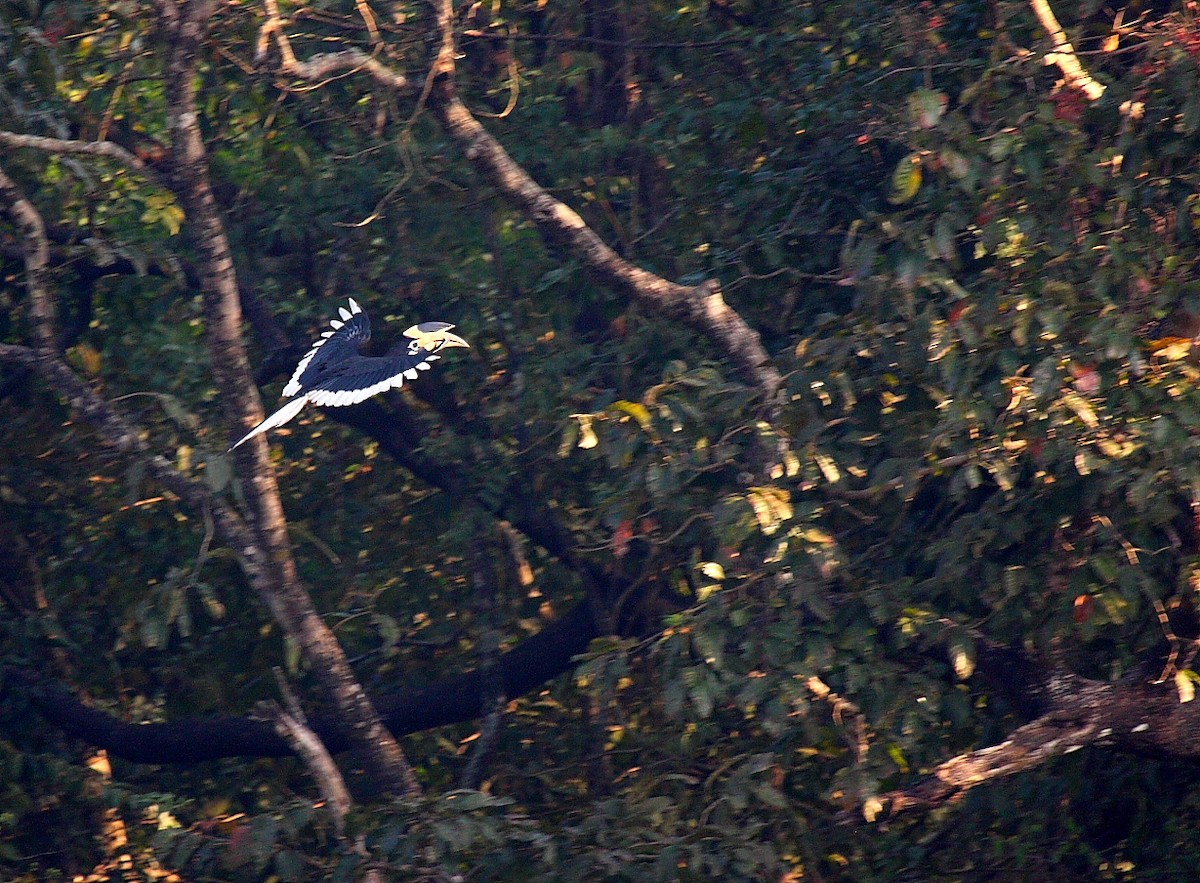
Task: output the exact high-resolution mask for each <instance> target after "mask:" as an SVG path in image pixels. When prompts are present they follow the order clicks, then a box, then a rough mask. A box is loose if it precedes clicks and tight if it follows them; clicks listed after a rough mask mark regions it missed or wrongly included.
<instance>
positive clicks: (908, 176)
mask: <svg viewBox="0 0 1200 883" xmlns="http://www.w3.org/2000/svg"><path fill="white" fill-rule="evenodd" d="M921 174H922V173H921V157H920V156H918V155H917V154H915V153H910V154H909V155H908V156H906V157H904V159H902V160H900V162H898V163H897V164H896V168H895V169H893V170H892V192H891V194H890V195H889V196H888V202H890V203H891V204H892V205H903V204H904V203H906V202H909V201H910V200H911V199H912V198H913V197H914V196H916V195H917V191H918V190H920V189H921Z"/></svg>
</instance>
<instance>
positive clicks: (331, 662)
mask: <svg viewBox="0 0 1200 883" xmlns="http://www.w3.org/2000/svg"><path fill="white" fill-rule="evenodd" d="M160 10H161V16H160V21H161V24H162V26H163V29H164V31H165V32H166V35H167V37H168V47H167V61H166V91H167V114H168V123H169V127H170V131H171V164H170V165H171V171H170V182H171V188H172V190H173V191H174V192H175V194H176V195H177V196H178V197H179V200H180V203H181V204H182V205H183V208H184V212H185V213H186V216H187V224H186V230H187V232H188V235H189V238H190V240H191V242H192V244H193V245H194V247H195V249H196V251H197V252H198V254H199V260H198V262H197V270H198V273H199V276H200V288H201V291H202V293H203V296H204V312H205V325H206V330H207V335H208V347H209V352H210V353H211V356H212V364H213V372H214V374H215V375H216V378H217V384H218V387H219V388H220V390H221V395H222V398H223V401H224V403H225V406H226V410H227V413H228V414H230V416H231V417H232V418H233V419H234V420H235V421H238V420H240V421H243V426H245V427H247V428H248V427H249V426H251V425H253V424H255V423H257V422H259V421H260V420H261V419H262V417H263V409H262V402H261V401H260V399H259V396H258V390H257V388H256V387H255V386H254V382H253V377H252V374H251V372H250V364H249V360H248V359H247V356H246V350H245V346H244V344H243V342H242V313H241V305H240V298H239V292H238V284H237V276H236V273H235V271H234V264H233V256H232V254H231V252H230V249H229V242H228V239H227V238H226V236H225V229H224V225H223V223H222V221H221V219H220V215H219V213H218V211H217V206H216V200H215V199H214V197H213V193H212V188H211V186H210V185H209V180H208V160H207V155H206V152H205V148H204V143H203V140H202V139H201V135H200V126H199V119H198V116H197V108H196V77H197V69H196V61H197V56H198V54H199V51H200V48H201V44H202V40H203V38H204V34H205V31H206V27H207V22H208V19H209V17H210V16H211V14H212V10H213V7H212V4H211V3H209V2H207V0H192V2H190V3H187V4H181V5H176V4H175V3H174V2H172V0H164V2H163V3H161V4H160ZM238 456H239V459H240V462H241V464H242V465H243V467H244V468H245V470H246V472H247V473H248V475H249V479H250V480H249V487H248V488H247V489H246V490H247V492H246V500H247V503H248V505H249V506H250V508H251V515H252V517H251V523H252V525H253V528H254V531H255V533H256V534H257V537H258V542H259V543H261V545H262V546H263V548H264V551H265V558H266V561H267V562H268V566H267V567H266V568H265V569H264V570H263V572H262V575H261V577H262V578H261V579H260V580H259V583H258V585H257V586H256V588H258V589H259V591H260V594H261V595H262V597H263V599H264V601H265V602H266V603H267V605H268V607H269V608H270V609H271V612H272V613H273V614H274V616H275V617H276V619H277V620H278V621H279V622H280V624H281V625H282V626H283V628H284V630H285V631H286V633H287V634H288V635H289V636H290V637H291V638H293V639H294V640H295V641H296V642H297V644H298V645H299V647H300V650H301V653H302V654H303V656H304V658H305V660H306V661H307V662H308V663H309V664H310V666H311V667H312V670H313V672H314V674H315V675H316V676H317V678H318V680H319V682H320V683H321V685H322V687H324V689H325V690H326V692H327V693H328V694H329V697H330V699H331V701H332V702H333V703H334V705H335V707H337V708H338V709H339V710H340V711H341V712H342V714H343V715H344V716H345V722H346V728H347V731H348V732H349V734H350V737H351V739H352V740H353V741H354V743H355V745H356V746H357V747H358V748H360V749H361V750H362V752H363V757H364V759H365V760H366V762H367V763H368V764H369V765H370V766H371V767H372V772H373V773H374V775H375V776H376V778H377V779H378V780H379V782H380V783H382V785H383V787H385V788H388V789H389V790H392V791H395V792H397V793H407V794H416V793H419V791H420V786H419V785H418V783H417V780H416V777H415V776H414V774H413V772H412V768H411V767H410V766H409V765H408V762H407V760H406V759H405V757H404V754H403V751H402V750H401V748H400V746H399V744H398V743H397V742H396V740H395V739H394V738H393V737H392V735H391V734H390V733H389V732H388V731H387V730H386V729H385V728H384V726H383V724H382V723H381V722H380V720H379V715H378V714H377V713H376V711H375V709H374V707H373V706H372V705H371V702H370V699H369V698H368V697H367V695H366V693H365V691H364V690H363V689H362V686H361V685H360V684H359V683H358V681H357V680H356V678H355V677H354V673H353V671H352V670H351V669H350V665H349V663H348V662H347V660H346V657H345V654H344V653H343V652H342V649H341V647H340V645H339V644H338V643H337V640H336V639H335V638H334V636H333V633H332V632H330V631H329V629H328V627H326V625H325V623H324V622H323V621H322V620H321V618H320V616H319V615H318V614H317V611H316V609H315V608H314V607H313V604H312V600H311V599H310V598H309V596H308V593H307V592H306V591H305V590H304V589H303V587H302V586H301V585H300V581H299V578H298V576H297V574H296V565H295V561H294V560H293V558H292V553H291V545H290V543H289V540H288V533H287V521H286V519H285V517H284V513H283V505H282V503H281V502H280V499H279V489H278V486H277V484H276V481H275V474H274V471H273V470H272V468H271V464H270V461H269V460H268V456H267V445H266V441H265V439H263V438H261V437H259V438H257V439H255V440H254V443H253V444H250V445H246V446H244V448H243V449H242V450H241V451H239V455H238Z"/></svg>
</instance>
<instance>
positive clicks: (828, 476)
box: [813, 451, 842, 484]
mask: <svg viewBox="0 0 1200 883" xmlns="http://www.w3.org/2000/svg"><path fill="white" fill-rule="evenodd" d="M813 459H814V460H816V461H817V468H818V469H820V470H821V474H822V475H824V476H825V480H826V481H827V482H829V483H830V484H837V482H839V481H841V480H842V473H841V472H840V471H839V470H838V467H837V463H835V462H833V458H832V457H830V456H829V455H828V454H822V453H820V452H819V451H818V452H816V453H814V454H813Z"/></svg>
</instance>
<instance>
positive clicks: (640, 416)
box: [609, 399, 651, 432]
mask: <svg viewBox="0 0 1200 883" xmlns="http://www.w3.org/2000/svg"><path fill="white" fill-rule="evenodd" d="M609 407H610V408H613V409H615V410H617V411H623V412H624V413H626V414H628V415H629V416H630V417H632V418H633V419H634V420H636V421H637V422H638V425H639V426H641V427H642V429H644V430H646V431H647V432H649V431H650V429H651V425H650V412H649V411H648V410H647V409H646V406H645V405H642V404H639V403H638V402H627V401H625V400H624V399H621V400H620V401H619V402H613V403H612V405H610V406H609Z"/></svg>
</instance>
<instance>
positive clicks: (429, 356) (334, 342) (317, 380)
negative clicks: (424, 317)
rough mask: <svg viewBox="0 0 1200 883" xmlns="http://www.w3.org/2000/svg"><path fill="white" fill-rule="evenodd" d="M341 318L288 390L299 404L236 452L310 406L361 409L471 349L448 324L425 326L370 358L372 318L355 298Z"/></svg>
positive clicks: (287, 407) (301, 366)
mask: <svg viewBox="0 0 1200 883" xmlns="http://www.w3.org/2000/svg"><path fill="white" fill-rule="evenodd" d="M338 315H339V316H340V317H341V318H340V319H334V320H333V321H331V322H330V323H329V324H330V326H331V330H329V331H324V332H322V333H321V337H320V339H319V340H317V342H316V343H314V344H313V346H312V349H310V350H309V351H308V352H307V353H306V354H305V356H304V358H303V359H301V360H300V363H299V364H298V365H297V366H296V370H295V371H294V372H293V373H292V379H291V380H289V381H288V382H287V386H285V387H284V388H283V396H284V398H291V397H293V396H295V398H292V401H290V402H288V403H287V404H286V405H284V406H283V407H282V408H280V409H279V410H278V411H276V412H275V413H274V414H272V415H271V416H270V417H268V418H267V419H266V420H264V421H263V422H262V423H260V424H258V425H257V426H255V427H254V428H253V429H251V430H250V431H249V432H247V433H246V434H245V435H244V436H242V437H241V438H240V439H238V440H237V441H236V442H234V443H233V444H232V445H230V446H229V450H230V451H232V450H233V449H234V448H236V447H237V446H238V445H240V444H242V443H243V442H245V441H248V440H249V439H252V438H254V436H256V435H260V434H261V433H264V432H267V431H268V430H271V429H275V428H277V427H280V426H283V424H285V423H287V422H288V421H289V420H291V419H292V418H293V417H295V416H296V415H297V414H299V413H300V411H301V410H302V409H303V408H304V406H305V405H307V404H308V403H309V402H312V403H313V404H314V405H319V406H321V407H325V408H338V407H341V406H343V405H356V404H358V403H359V402H361V401H365V400H366V399H369V398H370V397H371V396H373V395H377V394H378V393H381V392H383V391H384V390H388V389H393V388H397V387H400V386H403V385H404V381H405V380H416V379H417V377H418V375H419V373H420V372H421V371H428V370H429V368H430V363H431V362H435V361H437V360H438V359H440V358H441V356H440V355H439V354H440V353H441V351H442V350H443V349H446V348H447V347H453V346H470V344H468V343H467V342H466V341H465V340H463V339H462V338H461V337H459V336H458V335H457V334H451V333H450V329H451V328H453V327H454V326H453V325H451V324H449V323H447V322H421V323H419V324H417V325H413V326H411V327H410V328H408V329H407V330H406V331H405V332H404V336H405V337H407V338H409V340H408V342H407V343H400V344H397V345H396V346H395V347H393V348H392V350H391V351H390V352H389V353H388V354H387V355H384V356H364V355H362V354H361V353H360V352H359V348H360V347H362V345H363V344H365V343H366V342H367V341H368V340H370V339H371V322H370V320H369V319H367V314H366V313H364V312H363V310H362V307H360V306H359V305H358V304H357V303H356V302H355V300H354V298H350V305H349V307H339V308H338Z"/></svg>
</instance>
